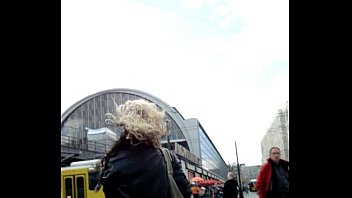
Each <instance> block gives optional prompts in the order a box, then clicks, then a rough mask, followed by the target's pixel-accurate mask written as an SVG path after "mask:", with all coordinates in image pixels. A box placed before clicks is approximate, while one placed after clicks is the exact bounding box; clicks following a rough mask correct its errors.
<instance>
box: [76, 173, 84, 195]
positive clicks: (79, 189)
mask: <svg viewBox="0 0 352 198" xmlns="http://www.w3.org/2000/svg"><path fill="white" fill-rule="evenodd" d="M76 184H77V198H84V179H83V177H77V183H76Z"/></svg>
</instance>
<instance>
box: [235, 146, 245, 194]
mask: <svg viewBox="0 0 352 198" xmlns="http://www.w3.org/2000/svg"><path fill="white" fill-rule="evenodd" d="M235 147H236V158H237V172H238V180H239V181H238V184H239V190H240V198H244V197H243V191H242V182H241V172H240V164H239V163H238V154H237V144H236V141H235Z"/></svg>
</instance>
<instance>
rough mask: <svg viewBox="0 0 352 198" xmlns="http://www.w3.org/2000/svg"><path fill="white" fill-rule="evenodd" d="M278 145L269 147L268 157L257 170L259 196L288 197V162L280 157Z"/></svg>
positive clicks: (269, 197)
mask: <svg viewBox="0 0 352 198" xmlns="http://www.w3.org/2000/svg"><path fill="white" fill-rule="evenodd" d="M280 152H281V151H280V148H279V147H271V148H270V151H269V155H270V157H269V158H268V159H267V162H266V163H265V164H264V165H263V166H262V168H261V169H260V171H259V174H258V178H257V182H256V190H257V194H258V195H259V198H279V197H280V198H288V197H289V171H288V170H289V162H288V161H286V160H283V159H281V157H280V155H281V153H280Z"/></svg>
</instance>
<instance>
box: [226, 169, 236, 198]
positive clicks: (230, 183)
mask: <svg viewBox="0 0 352 198" xmlns="http://www.w3.org/2000/svg"><path fill="white" fill-rule="evenodd" d="M227 179H228V180H227V181H226V182H225V184H224V198H237V194H238V182H237V180H235V178H234V176H233V173H231V172H229V173H228V174H227Z"/></svg>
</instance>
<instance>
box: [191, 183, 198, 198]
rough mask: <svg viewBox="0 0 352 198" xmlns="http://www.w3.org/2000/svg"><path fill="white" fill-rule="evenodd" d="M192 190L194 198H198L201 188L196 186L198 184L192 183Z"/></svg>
mask: <svg viewBox="0 0 352 198" xmlns="http://www.w3.org/2000/svg"><path fill="white" fill-rule="evenodd" d="M191 190H192V195H193V197H194V198H198V197H199V191H200V190H199V187H198V185H197V184H196V183H192V188H191Z"/></svg>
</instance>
